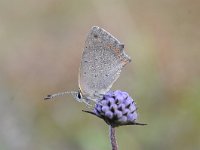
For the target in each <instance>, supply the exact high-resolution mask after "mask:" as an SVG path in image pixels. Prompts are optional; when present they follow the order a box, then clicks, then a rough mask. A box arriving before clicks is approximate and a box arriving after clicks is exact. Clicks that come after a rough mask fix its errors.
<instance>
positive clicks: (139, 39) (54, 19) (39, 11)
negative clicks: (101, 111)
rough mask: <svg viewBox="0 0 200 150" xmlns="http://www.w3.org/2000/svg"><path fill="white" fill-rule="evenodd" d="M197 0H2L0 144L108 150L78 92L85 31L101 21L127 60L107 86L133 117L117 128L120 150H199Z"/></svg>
mask: <svg viewBox="0 0 200 150" xmlns="http://www.w3.org/2000/svg"><path fill="white" fill-rule="evenodd" d="M199 16H200V2H199V1H195V0H191V1H189V0H145V1H140V0H124V1H123V0H80V1H78V0H68V1H67V0H0V150H110V149H111V146H110V143H109V138H108V127H107V125H106V124H105V123H104V122H103V121H102V120H100V119H98V118H96V117H93V116H91V115H89V114H85V113H83V112H82V111H81V110H82V109H88V108H87V107H85V105H84V104H83V103H78V102H76V101H75V100H73V98H72V97H71V96H65V97H59V98H56V99H55V100H54V101H43V98H44V96H46V95H47V94H50V93H54V92H58V91H65V90H69V91H70V90H77V89H78V83H77V82H78V80H77V78H78V68H79V63H80V57H81V53H82V50H83V47H84V41H85V38H86V35H87V32H88V31H89V29H90V28H91V27H92V26H93V25H97V26H100V27H103V28H104V29H106V30H107V31H109V32H111V33H112V34H113V35H114V36H115V37H117V38H118V39H119V40H120V41H121V42H122V43H124V44H125V49H126V52H127V54H128V55H129V56H130V57H131V58H132V62H131V63H130V64H129V65H127V66H126V67H125V68H124V69H123V71H122V73H121V76H120V78H119V80H117V82H116V83H115V84H114V86H113V88H112V89H121V90H123V91H127V92H128V93H129V94H130V95H131V96H132V97H133V99H134V100H135V101H136V103H137V106H138V108H139V109H138V112H139V118H138V122H142V123H148V126H126V127H120V128H117V129H116V133H117V140H118V145H119V150H199V148H200V17H199Z"/></svg>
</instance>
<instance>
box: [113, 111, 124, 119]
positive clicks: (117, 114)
mask: <svg viewBox="0 0 200 150" xmlns="http://www.w3.org/2000/svg"><path fill="white" fill-rule="evenodd" d="M114 115H115V116H117V118H121V117H122V112H121V111H119V110H116V111H115V112H114Z"/></svg>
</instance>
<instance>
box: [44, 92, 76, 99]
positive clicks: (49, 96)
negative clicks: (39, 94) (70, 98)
mask: <svg viewBox="0 0 200 150" xmlns="http://www.w3.org/2000/svg"><path fill="white" fill-rule="evenodd" d="M73 93H76V92H75V91H71V92H68V91H66V92H60V93H55V94H51V95H47V96H46V97H45V98H44V100H49V99H52V98H54V97H57V96H63V95H66V94H73Z"/></svg>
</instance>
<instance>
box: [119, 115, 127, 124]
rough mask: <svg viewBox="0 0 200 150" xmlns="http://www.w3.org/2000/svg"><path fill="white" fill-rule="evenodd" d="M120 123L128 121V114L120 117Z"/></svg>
mask: <svg viewBox="0 0 200 150" xmlns="http://www.w3.org/2000/svg"><path fill="white" fill-rule="evenodd" d="M118 121H119V122H120V123H122V124H124V123H126V122H127V117H126V116H122V117H121V118H119V120H118Z"/></svg>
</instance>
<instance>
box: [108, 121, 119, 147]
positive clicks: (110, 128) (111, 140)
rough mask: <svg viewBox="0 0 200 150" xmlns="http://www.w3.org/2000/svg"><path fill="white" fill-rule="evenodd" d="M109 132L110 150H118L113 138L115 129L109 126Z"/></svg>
mask: <svg viewBox="0 0 200 150" xmlns="http://www.w3.org/2000/svg"><path fill="white" fill-rule="evenodd" d="M109 131H110V143H111V145H112V150H118V146H117V141H116V138H115V128H113V127H112V126H111V125H110V126H109Z"/></svg>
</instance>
